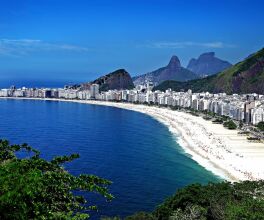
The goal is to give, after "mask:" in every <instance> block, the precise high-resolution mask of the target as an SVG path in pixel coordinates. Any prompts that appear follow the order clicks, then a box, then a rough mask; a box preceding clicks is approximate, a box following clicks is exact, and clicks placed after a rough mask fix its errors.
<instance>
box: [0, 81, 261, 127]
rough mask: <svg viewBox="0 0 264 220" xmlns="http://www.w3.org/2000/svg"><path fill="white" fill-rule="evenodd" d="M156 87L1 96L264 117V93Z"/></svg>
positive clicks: (3, 93) (250, 120) (252, 120)
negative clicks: (194, 90) (153, 89)
mask: <svg viewBox="0 0 264 220" xmlns="http://www.w3.org/2000/svg"><path fill="white" fill-rule="evenodd" d="M151 89H152V87H149V86H140V87H137V88H135V89H133V90H109V91H105V92H99V85H97V84H92V85H91V86H90V89H85V90H83V89H81V88H80V89H76V88H75V89H73V88H64V89H48V88H43V89H32V88H20V89H16V88H15V87H12V88H10V89H2V90H0V97H27V98H59V99H81V100H90V99H93V100H102V101H123V102H131V103H148V104H156V105H167V106H175V107H177V106H178V107H183V108H192V109H194V110H198V111H208V112H213V113H215V114H218V115H221V116H228V117H230V118H232V119H234V120H237V121H244V122H245V123H247V124H254V125H255V124H258V123H259V122H261V121H264V95H258V94H245V95H238V94H233V95H227V94H225V93H218V94H211V93H208V92H205V93H192V91H191V90H188V91H187V92H175V91H172V90H171V89H168V90H167V91H166V92H161V91H152V90H151Z"/></svg>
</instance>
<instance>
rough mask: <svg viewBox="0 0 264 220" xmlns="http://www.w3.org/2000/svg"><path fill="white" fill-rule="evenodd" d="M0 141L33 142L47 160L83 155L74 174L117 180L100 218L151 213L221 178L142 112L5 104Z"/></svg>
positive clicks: (92, 198) (59, 104)
mask: <svg viewBox="0 0 264 220" xmlns="http://www.w3.org/2000/svg"><path fill="white" fill-rule="evenodd" d="M0 138H2V139H8V140H10V141H11V143H25V142H26V143H28V144H30V145H31V146H33V147H35V148H37V149H39V150H40V151H41V152H42V156H43V157H45V158H47V159H51V158H52V157H53V156H55V155H68V154H71V153H79V154H80V155H81V158H80V159H78V160H75V161H73V162H72V163H70V164H67V165H66V168H67V169H68V170H69V171H70V172H71V173H73V174H75V175H77V174H80V173H88V174H95V175H98V176H100V177H103V178H107V179H109V180H111V181H113V184H112V185H111V187H110V192H111V193H112V194H113V195H114V196H115V197H116V198H115V199H114V200H113V201H112V202H111V203H109V202H105V200H104V199H102V198H101V197H99V196H98V195H95V194H93V195H89V194H88V195H85V196H86V198H87V199H88V200H89V201H94V203H96V204H99V212H98V213H93V216H94V217H93V218H92V219H99V216H102V215H105V216H127V215H130V214H132V213H134V212H137V211H151V210H153V209H154V208H155V206H157V205H158V204H160V203H161V202H162V201H163V200H164V199H165V198H166V197H167V196H170V195H172V194H173V193H175V192H176V190H177V189H179V188H181V187H183V186H185V185H187V184H190V183H194V182H199V183H207V182H209V181H219V178H218V177H216V176H215V175H213V174H212V173H211V172H209V171H207V170H205V169H204V168H203V167H201V166H200V165H199V164H197V163H196V162H195V161H193V160H192V159H190V158H189V157H188V156H187V155H186V154H185V153H184V152H183V150H182V149H181V147H180V146H179V145H178V144H177V142H176V141H175V137H174V136H173V135H172V134H171V133H170V132H169V130H168V128H167V127H166V126H164V125H163V124H161V123H159V122H158V121H156V120H154V119H153V118H151V117H150V116H147V115H144V114H142V113H138V112H133V111H128V110H123V109H118V108H113V107H106V106H96V105H84V104H78V103H64V102H53V101H34V100H0Z"/></svg>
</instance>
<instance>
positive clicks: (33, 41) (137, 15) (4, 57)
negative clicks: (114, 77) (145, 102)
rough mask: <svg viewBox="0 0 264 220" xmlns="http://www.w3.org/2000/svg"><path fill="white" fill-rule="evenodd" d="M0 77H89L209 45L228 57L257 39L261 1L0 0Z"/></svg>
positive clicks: (263, 36)
mask: <svg viewBox="0 0 264 220" xmlns="http://www.w3.org/2000/svg"><path fill="white" fill-rule="evenodd" d="M0 4H1V7H0V79H1V80H3V79H9V80H10V79H14V80H18V79H27V80H44V79H45V80H58V81H59V80H63V81H67V80H69V81H76V82H79V81H89V80H91V79H94V78H96V77H97V76H100V75H102V74H105V73H108V72H111V71H114V70H115V69H118V68H125V69H127V71H128V72H130V73H131V75H137V74H142V73H146V72H148V71H152V70H154V69H156V68H158V67H161V66H164V65H166V64H167V63H168V62H169V59H170V57H171V56H172V55H177V56H178V57H179V58H180V60H181V61H182V65H184V66H185V65H187V63H188V61H189V59H190V58H192V57H197V56H199V55H200V54H201V53H203V52H208V51H215V52H216V55H217V56H218V57H220V58H222V59H225V60H228V61H230V62H232V63H235V62H237V61H239V60H241V59H243V58H244V57H246V56H248V55H249V54H250V53H252V52H254V51H257V50H259V49H261V48H262V47H263V46H264V28H263V25H264V23H263V21H264V13H263V8H264V1H262V0H259V1H256V0H255V1H254V0H250V1H247V0H229V1H227V0H221V1H220V0H218V1H214V0H197V1H189V0H179V1H176V0H174V1H172V0H141V1H140V0H123V1H119V0H116V1H114V0H111V1H110V0H96V1H90V0H37V1H36V0H23V1H21V0H16V1H15V0H1V1H0Z"/></svg>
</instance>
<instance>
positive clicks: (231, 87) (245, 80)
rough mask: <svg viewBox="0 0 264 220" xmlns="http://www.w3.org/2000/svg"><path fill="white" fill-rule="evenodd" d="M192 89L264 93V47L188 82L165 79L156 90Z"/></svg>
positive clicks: (229, 92) (230, 92)
mask: <svg viewBox="0 0 264 220" xmlns="http://www.w3.org/2000/svg"><path fill="white" fill-rule="evenodd" d="M168 88H171V89H173V90H174V91H180V90H187V89H192V90H193V91H194V92H203V91H208V92H214V93H218V92H226V93H228V94H232V93H259V94H264V48H263V49H261V50H260V51H258V52H256V53H254V54H252V55H250V56H249V57H247V58H246V59H245V60H243V61H242V62H239V63H237V64H235V65H234V66H231V67H230V68H228V69H226V70H224V71H222V72H221V73H218V74H216V75H212V76H209V77H205V78H202V79H196V80H190V81H187V82H177V81H172V80H171V81H165V82H163V83H161V84H160V85H159V86H157V87H155V88H154V89H155V90H166V89H168Z"/></svg>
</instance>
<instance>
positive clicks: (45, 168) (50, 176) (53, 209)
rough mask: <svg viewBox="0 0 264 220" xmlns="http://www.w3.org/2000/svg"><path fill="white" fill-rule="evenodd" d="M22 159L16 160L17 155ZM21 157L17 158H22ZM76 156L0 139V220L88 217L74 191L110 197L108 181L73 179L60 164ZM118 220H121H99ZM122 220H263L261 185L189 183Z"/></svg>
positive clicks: (90, 207) (86, 207)
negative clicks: (47, 154)
mask: <svg viewBox="0 0 264 220" xmlns="http://www.w3.org/2000/svg"><path fill="white" fill-rule="evenodd" d="M21 151H22V152H23V155H26V157H22V158H21V157H18V156H17V153H18V152H21ZM20 156H21V154H20ZM78 157H79V156H78V155H77V154H73V155H71V156H69V157H67V156H63V157H55V158H54V159H52V160H51V161H47V160H44V159H42V158H40V153H39V152H38V151H36V150H35V149H33V148H31V147H30V146H28V145H27V144H23V145H9V143H8V141H3V140H0V176H1V178H0V219H7V220H9V219H22V220H23V219H61V220H63V219H67V220H70V219H74V220H80V219H88V218H89V213H90V211H91V210H95V209H96V206H95V205H94V204H90V203H89V204H88V202H87V201H86V200H85V199H84V198H83V197H82V196H77V195H76V192H78V191H82V193H89V192H95V193H98V194H100V195H102V196H104V197H105V198H106V199H109V200H110V199H112V198H113V196H112V195H111V194H109V192H108V188H107V186H108V185H109V184H110V182H109V181H108V180H105V179H101V178H99V177H97V176H93V175H80V176H78V177H75V176H72V175H71V174H69V173H68V172H67V171H65V170H64V168H63V167H62V165H63V164H64V163H65V162H69V161H72V160H74V159H76V158H78ZM102 219H104V220H110V219H111V220H119V219H120V218H118V217H115V218H107V217H106V218H102ZM125 219H126V220H193V219H194V220H195V219H197V220H198V219H204V220H206V219H210V220H214V219H215V220H225V219H227V220H236V219H237V220H240V219H249V220H251V219H252V220H262V219H264V181H245V182H241V183H234V184H232V183H229V182H222V183H209V184H208V185H200V184H192V185H189V186H187V187H184V188H182V189H180V190H178V191H177V192H176V194H175V195H173V196H172V197H170V198H168V199H167V200H166V201H165V202H164V203H163V204H161V205H159V206H158V207H157V208H156V209H155V210H154V211H153V212H151V213H146V212H139V213H136V214H134V215H132V216H129V217H126V218H125Z"/></svg>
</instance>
